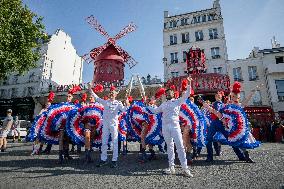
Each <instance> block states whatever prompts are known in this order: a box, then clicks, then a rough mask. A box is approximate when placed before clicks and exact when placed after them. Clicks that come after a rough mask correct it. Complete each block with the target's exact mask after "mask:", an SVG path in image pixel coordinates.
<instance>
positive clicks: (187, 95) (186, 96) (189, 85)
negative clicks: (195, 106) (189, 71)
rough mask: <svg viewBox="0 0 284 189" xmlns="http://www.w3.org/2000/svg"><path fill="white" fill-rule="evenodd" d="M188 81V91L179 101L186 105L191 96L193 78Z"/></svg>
mask: <svg viewBox="0 0 284 189" xmlns="http://www.w3.org/2000/svg"><path fill="white" fill-rule="evenodd" d="M187 81H188V84H187V88H186V91H185V93H184V94H183V95H182V97H181V98H180V99H179V100H180V104H182V103H184V102H185V101H186V99H188V97H190V94H191V81H192V78H191V77H188V78H187Z"/></svg>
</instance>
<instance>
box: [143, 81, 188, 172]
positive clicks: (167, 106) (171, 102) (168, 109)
mask: <svg viewBox="0 0 284 189" xmlns="http://www.w3.org/2000/svg"><path fill="white" fill-rule="evenodd" d="M187 80H188V82H189V84H188V86H187V90H186V92H185V93H184V94H183V96H182V97H181V98H178V99H175V98H174V91H173V90H172V89H167V90H166V91H165V93H166V94H165V95H166V99H167V101H166V102H163V103H162V104H161V105H160V106H159V107H157V108H153V107H148V108H149V109H150V110H151V111H152V112H154V113H160V112H161V113H163V116H162V133H163V137H164V139H165V142H166V144H167V153H168V161H169V168H167V169H166V170H165V171H164V173H165V174H175V164H174V159H175V155H174V144H175V145H176V148H177V152H178V157H179V160H180V162H181V166H182V169H183V173H184V175H185V176H188V177H193V175H192V174H191V172H190V170H189V169H188V166H187V159H186V153H185V149H184V145H183V140H182V134H181V129H180V124H179V112H180V106H181V104H182V103H184V102H185V101H186V99H187V98H188V97H189V96H190V91H191V80H192V79H191V78H190V77H188V78H187Z"/></svg>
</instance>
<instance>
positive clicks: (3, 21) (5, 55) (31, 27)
mask: <svg viewBox="0 0 284 189" xmlns="http://www.w3.org/2000/svg"><path fill="white" fill-rule="evenodd" d="M46 39H47V35H46V34H45V33H44V25H43V24H42V17H39V16H37V15H36V14H35V13H33V12H32V11H30V10H29V9H28V7H27V6H25V5H23V3H22V1H21V0H0V80H2V79H5V78H6V77H7V76H8V75H9V74H11V73H12V72H18V73H19V74H22V73H24V72H25V71H27V70H29V69H31V68H33V67H35V65H36V61H37V60H38V59H39V58H40V54H39V52H38V51H37V49H38V48H39V47H40V46H41V42H42V41H45V40H46Z"/></svg>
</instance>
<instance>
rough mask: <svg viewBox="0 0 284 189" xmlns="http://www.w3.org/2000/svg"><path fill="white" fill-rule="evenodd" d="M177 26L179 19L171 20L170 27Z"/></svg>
mask: <svg viewBox="0 0 284 189" xmlns="http://www.w3.org/2000/svg"><path fill="white" fill-rule="evenodd" d="M175 27H177V21H175V20H171V21H170V28H175Z"/></svg>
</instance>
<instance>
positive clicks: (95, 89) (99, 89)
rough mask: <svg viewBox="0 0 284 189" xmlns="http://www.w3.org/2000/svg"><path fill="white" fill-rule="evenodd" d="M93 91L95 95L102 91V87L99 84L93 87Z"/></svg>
mask: <svg viewBox="0 0 284 189" xmlns="http://www.w3.org/2000/svg"><path fill="white" fill-rule="evenodd" d="M93 91H94V92H95V93H97V92H99V93H101V92H103V91H104V86H103V85H101V84H98V85H96V86H95V88H93Z"/></svg>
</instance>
